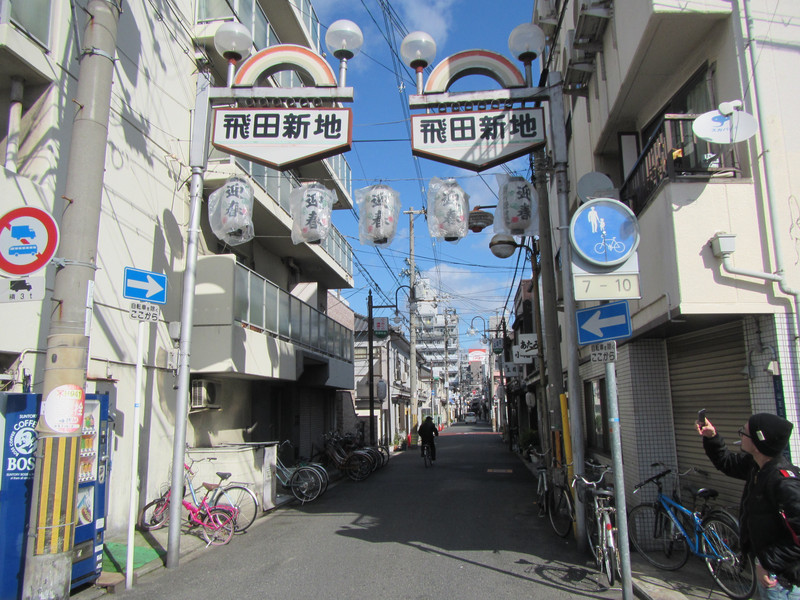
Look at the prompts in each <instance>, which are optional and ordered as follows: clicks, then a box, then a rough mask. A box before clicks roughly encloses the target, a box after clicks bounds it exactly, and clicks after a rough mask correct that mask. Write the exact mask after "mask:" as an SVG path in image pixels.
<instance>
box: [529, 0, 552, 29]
mask: <svg viewBox="0 0 800 600" xmlns="http://www.w3.org/2000/svg"><path fill="white" fill-rule="evenodd" d="M533 22H534V23H535V24H536V25H538V26H539V27H540V28H541V29H542V31H544V34H545V35H546V36H547V37H550V36H552V35H553V34H554V33H555V31H556V25H557V24H558V14H557V13H556V7H555V3H554V0H536V8H535V10H534V14H533Z"/></svg>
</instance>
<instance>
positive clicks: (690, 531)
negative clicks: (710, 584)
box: [628, 463, 756, 599]
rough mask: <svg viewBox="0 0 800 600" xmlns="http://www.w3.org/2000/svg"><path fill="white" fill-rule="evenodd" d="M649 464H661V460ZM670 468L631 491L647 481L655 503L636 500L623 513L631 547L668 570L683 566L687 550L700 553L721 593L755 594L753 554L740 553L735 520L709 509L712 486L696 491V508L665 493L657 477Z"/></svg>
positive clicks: (667, 473)
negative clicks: (654, 493) (655, 493)
mask: <svg viewBox="0 0 800 600" xmlns="http://www.w3.org/2000/svg"><path fill="white" fill-rule="evenodd" d="M652 466H654V467H657V466H662V467H663V465H661V464H660V463H654V464H653V465H652ZM692 471H696V472H698V473H701V474H702V472H701V471H699V470H697V469H689V470H687V471H686V472H685V473H676V475H677V476H678V477H683V476H685V475H688V474H689V473H690V472H692ZM672 472H673V470H672V469H669V468H667V469H664V470H663V471H661V472H660V473H657V474H656V475H653V476H652V477H650V478H649V479H645V480H644V481H642V482H640V483H638V484H636V486H635V487H634V489H633V493H634V494H636V493H638V492H639V490H641V489H642V488H643V487H644V486H646V485H648V484H650V483H653V484H655V485H656V487H657V489H658V496H657V498H656V502H648V503H644V504H639V505H638V506H636V507H634V508H633V509H632V510H631V511H630V514H629V515H628V535H629V537H630V540H631V543H632V544H633V546H634V548H636V551H637V552H638V553H639V554H640V555H641V556H642V557H643V558H644V559H645V560H646V561H647V562H649V563H650V564H652V565H653V566H655V567H658V568H660V569H664V570H668V571H674V570H676V569H679V568H681V567H682V566H683V565H685V564H686V561H688V560H689V555H690V554H694V555H695V556H699V557H700V558H702V559H703V560H704V561H705V563H706V566H707V567H708V571H709V573H710V574H711V577H713V578H714V581H716V582H717V584H718V585H719V586H720V588H721V589H722V591H724V592H725V593H726V594H727V595H728V596H730V597H731V598H734V599H743V598H749V597H750V596H751V595H752V594H753V593H754V592H755V586H756V576H755V565H754V563H753V559H752V557H749V556H747V555H743V554H742V551H741V544H740V540H739V525H738V521H737V520H736V519H735V518H734V517H733V515H731V514H730V513H728V512H726V511H725V510H723V509H720V508H710V507H709V505H708V501H709V500H711V499H713V498H715V497H716V496H717V495H718V494H717V492H716V491H715V490H711V489H701V490H700V491H699V492H697V494H696V498H699V499H700V500H701V501H702V505H701V507H700V508H699V509H697V510H690V509H688V508H687V507H685V506H683V505H682V504H681V501H680V498H679V497H678V495H677V492H673V497H669V496H667V495H665V494H664V490H663V487H664V486H663V482H662V480H663V479H664V478H665V477H666V476H667V475H669V474H670V473H672ZM694 508H695V507H693V509H694Z"/></svg>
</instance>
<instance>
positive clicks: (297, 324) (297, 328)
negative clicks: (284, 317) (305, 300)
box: [289, 295, 303, 340]
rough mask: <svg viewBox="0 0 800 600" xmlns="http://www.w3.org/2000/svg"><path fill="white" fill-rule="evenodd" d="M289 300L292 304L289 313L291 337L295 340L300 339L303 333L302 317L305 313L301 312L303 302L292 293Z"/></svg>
mask: <svg viewBox="0 0 800 600" xmlns="http://www.w3.org/2000/svg"><path fill="white" fill-rule="evenodd" d="M289 302H290V305H291V309H290V313H289V320H290V321H291V323H292V325H291V331H290V332H289V337H290V338H291V339H293V340H299V339H300V336H301V335H302V318H303V315H302V313H301V307H302V305H303V304H302V302H300V300H299V299H297V298H295V297H294V296H292V295H289Z"/></svg>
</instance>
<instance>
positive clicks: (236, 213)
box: [208, 177, 255, 246]
mask: <svg viewBox="0 0 800 600" xmlns="http://www.w3.org/2000/svg"><path fill="white" fill-rule="evenodd" d="M208 222H209V224H210V225H211V231H213V232H214V235H215V236H217V237H218V238H219V239H220V240H222V241H223V242H225V243H226V244H228V245H229V246H236V245H238V244H244V243H245V242H249V241H250V240H252V239H253V237H255V235H254V232H253V187H252V186H251V185H250V184H249V183H248V181H247V180H246V179H243V178H242V177H231V178H230V179H228V180H227V181H226V182H225V185H223V186H222V187H221V188H219V189H218V190H217V191H215V192H213V193H212V194H211V195H210V196H209V197H208Z"/></svg>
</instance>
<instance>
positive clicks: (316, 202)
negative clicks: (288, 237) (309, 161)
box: [289, 181, 336, 244]
mask: <svg viewBox="0 0 800 600" xmlns="http://www.w3.org/2000/svg"><path fill="white" fill-rule="evenodd" d="M335 199H336V197H335V195H334V193H333V192H332V191H331V190H329V189H328V188H326V187H325V186H324V185H322V184H321V183H319V182H316V181H312V182H310V183H303V184H301V185H300V187H296V188H294V189H293V190H292V191H291V193H290V194H289V208H290V209H291V212H292V242H294V243H295V244H300V243H302V242H305V243H307V244H319V243H320V242H321V241H322V240H324V239H325V238H326V237H327V235H328V230H329V229H330V226H331V210H332V209H333V203H334V201H335Z"/></svg>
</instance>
